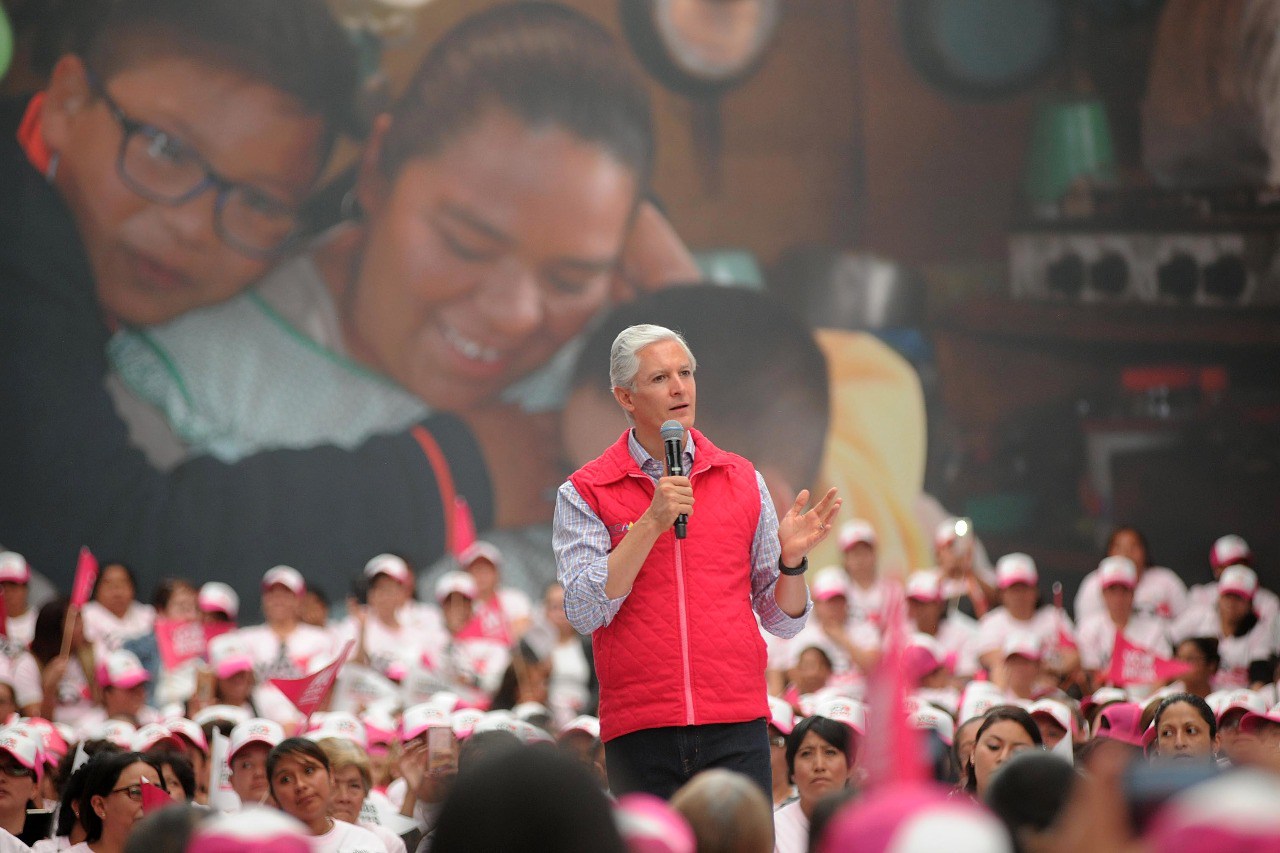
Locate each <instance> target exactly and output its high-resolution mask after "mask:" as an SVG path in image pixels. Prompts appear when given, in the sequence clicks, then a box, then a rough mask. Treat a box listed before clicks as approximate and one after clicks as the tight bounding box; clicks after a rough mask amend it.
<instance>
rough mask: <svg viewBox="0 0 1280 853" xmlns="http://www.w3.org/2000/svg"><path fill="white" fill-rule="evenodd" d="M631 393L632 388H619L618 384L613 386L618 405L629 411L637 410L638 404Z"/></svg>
mask: <svg viewBox="0 0 1280 853" xmlns="http://www.w3.org/2000/svg"><path fill="white" fill-rule="evenodd" d="M631 394H632V391H631V389H630V388H619V387H618V386H617V385H615V386H613V399H615V400H617V401H618V405H619V406H621V407H622V408H623V409H625V410H626V411H627V412H634V411H635V410H636V404H635V401H634V400H633V399H631Z"/></svg>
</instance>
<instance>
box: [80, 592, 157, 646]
mask: <svg viewBox="0 0 1280 853" xmlns="http://www.w3.org/2000/svg"><path fill="white" fill-rule="evenodd" d="M80 616H81V618H82V619H84V638H85V639H86V640H88V641H89V642H91V643H93V653H94V654H95V655H96V656H97V658H98V660H105V659H106V657H107V655H108V654H110V653H111V652H114V651H116V650H117V649H119V648H120V647H121V646H122V645H124V641H125V640H132V639H133V638H134V637H141V636H143V635H144V634H150V633H151V629H152V626H153V625H154V624H155V621H156V611H155V608H154V607H152V606H151V605H149V604H139V603H138V602H136V601H133V602H130V604H129V609H128V610H126V611H125V612H124V616H123V617H117V616H116V615H115V614H114V613H112V612H111V611H110V610H108V609H107V608H105V607H103V606H102V605H101V604H99V603H98V602H96V601H89V602H86V603H85V605H84V608H83V609H82V610H81V611H80Z"/></svg>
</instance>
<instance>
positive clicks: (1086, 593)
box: [1075, 527, 1187, 625]
mask: <svg viewBox="0 0 1280 853" xmlns="http://www.w3.org/2000/svg"><path fill="white" fill-rule="evenodd" d="M1107 556H1108V557H1127V558H1128V559H1130V560H1132V561H1133V564H1134V566H1135V567H1136V568H1137V578H1138V579H1137V581H1136V582H1135V584H1134V593H1133V609H1134V612H1135V613H1138V614H1141V615H1143V616H1148V617H1152V618H1155V619H1159V620H1161V621H1163V622H1165V623H1168V622H1169V621H1170V620H1173V619H1176V618H1177V617H1178V616H1180V615H1182V611H1183V610H1185V609H1186V606H1187V585H1186V584H1185V583H1184V582H1183V580H1182V578H1180V577H1178V575H1177V573H1175V572H1174V571H1173V570H1172V569H1167V568H1165V567H1164V566H1156V565H1152V563H1151V549H1150V548H1149V547H1147V537H1145V536H1143V535H1142V531H1140V530H1138V529H1137V528H1136V527H1117V528H1116V529H1115V530H1113V531H1112V532H1111V538H1110V539H1108V540H1107ZM1104 609H1105V605H1104V604H1103V601H1102V575H1101V573H1100V572H1099V571H1097V570H1094V571H1092V572H1089V574H1087V575H1085V577H1084V580H1082V581H1081V582H1080V589H1078V590H1077V591H1076V601H1075V617H1076V624H1077V625H1080V624H1083V623H1084V620H1085V619H1087V618H1089V617H1091V616H1093V615H1095V614H1098V613H1101V612H1102V611H1103V610H1104Z"/></svg>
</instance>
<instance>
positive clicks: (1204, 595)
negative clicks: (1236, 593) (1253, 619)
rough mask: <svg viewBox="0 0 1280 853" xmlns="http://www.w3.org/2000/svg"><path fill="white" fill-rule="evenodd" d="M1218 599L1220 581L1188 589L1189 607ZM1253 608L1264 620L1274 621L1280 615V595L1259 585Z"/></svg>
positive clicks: (1254, 595)
mask: <svg viewBox="0 0 1280 853" xmlns="http://www.w3.org/2000/svg"><path fill="white" fill-rule="evenodd" d="M1217 600H1218V582H1217V581H1213V582H1211V583H1202V584H1197V585H1196V586H1193V587H1191V589H1190V590H1188V591H1187V607H1188V609H1190V608H1192V607H1203V606H1204V605H1206V604H1214V603H1215V602H1217ZM1253 609H1254V611H1255V612H1257V614H1258V618H1259V619H1261V620H1262V621H1264V622H1272V621H1274V620H1275V618H1276V616H1277V615H1280V596H1277V595H1276V594H1275V593H1274V592H1272V591H1271V590H1269V589H1267V588H1266V587H1263V586H1260V587H1258V591H1257V592H1255V593H1254V594H1253Z"/></svg>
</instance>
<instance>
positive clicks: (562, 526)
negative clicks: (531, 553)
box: [551, 480, 627, 634]
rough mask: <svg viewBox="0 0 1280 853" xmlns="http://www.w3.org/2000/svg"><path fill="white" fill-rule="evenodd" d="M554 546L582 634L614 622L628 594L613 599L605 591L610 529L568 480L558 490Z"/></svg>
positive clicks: (569, 610)
mask: <svg viewBox="0 0 1280 853" xmlns="http://www.w3.org/2000/svg"><path fill="white" fill-rule="evenodd" d="M551 547H552V550H554V551H555V555H556V579H557V580H559V581H560V585H561V586H562V587H564V612H565V615H566V616H567V617H568V619H569V624H570V625H572V626H573V627H574V630H576V631H577V632H578V633H580V634H590V633H592V632H594V631H595V630H596V629H597V628H603V627H604V626H605V625H608V624H609V623H610V622H612V621H613V617H614V616H617V615H618V610H619V609H620V608H621V607H622V602H624V601H626V600H627V597H626V596H625V595H624V596H621V597H620V598H615V599H610V598H609V596H608V595H607V594H605V591H604V585H605V582H606V581H607V580H608V579H609V550H610V541H609V531H608V529H606V528H605V526H604V522H603V521H601V520H600V518H599V516H597V515H596V514H595V512H594V511H593V510H592V509H591V507H590V505H589V504H587V502H586V500H584V499H583V497H582V495H580V494H578V490H577V489H576V488H575V487H574V485H573V483H572V482H571V481H568V480H566V481H565V482H564V483H563V484H562V485H561V486H560V489H559V491H558V492H557V493H556V513H555V518H554V520H553V522H552V528H551Z"/></svg>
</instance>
